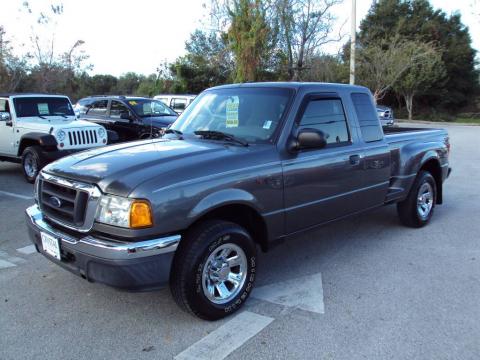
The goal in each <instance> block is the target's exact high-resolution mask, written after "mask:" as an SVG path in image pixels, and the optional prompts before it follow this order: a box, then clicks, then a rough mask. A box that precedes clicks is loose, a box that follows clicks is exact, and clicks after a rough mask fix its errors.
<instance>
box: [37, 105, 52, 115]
mask: <svg viewBox="0 0 480 360" xmlns="http://www.w3.org/2000/svg"><path fill="white" fill-rule="evenodd" d="M37 108H38V114H39V115H48V114H50V110H48V104H47V103H38V104H37Z"/></svg>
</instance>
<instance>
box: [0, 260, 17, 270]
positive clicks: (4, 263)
mask: <svg viewBox="0 0 480 360" xmlns="http://www.w3.org/2000/svg"><path fill="white" fill-rule="evenodd" d="M14 266H17V265H15V264H14V263H11V262H10V261H6V260H2V259H0V269H6V268H10V267H14Z"/></svg>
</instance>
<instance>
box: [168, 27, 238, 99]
mask: <svg viewBox="0 0 480 360" xmlns="http://www.w3.org/2000/svg"><path fill="white" fill-rule="evenodd" d="M185 49H186V50H187V54H186V55H185V56H182V57H180V58H178V59H177V60H176V61H175V63H174V64H173V66H172V74H173V75H174V76H175V78H176V82H177V83H176V84H175V86H176V87H177V88H180V89H184V91H186V92H189V93H195V94H196V93H199V92H201V91H203V90H205V89H206V88H208V87H211V86H215V85H219V84H225V83H226V82H227V81H228V80H229V79H230V78H231V77H232V74H233V72H234V62H233V58H232V52H231V49H230V47H229V44H228V35H227V34H226V33H223V32H215V31H208V32H207V31H201V30H196V31H194V32H193V33H192V34H191V35H190V39H189V40H188V41H187V42H186V44H185Z"/></svg>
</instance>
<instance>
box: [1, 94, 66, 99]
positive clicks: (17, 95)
mask: <svg viewBox="0 0 480 360" xmlns="http://www.w3.org/2000/svg"><path fill="white" fill-rule="evenodd" d="M34 96H41V97H68V96H67V95H63V94H44V93H4V94H0V97H3V98H10V97H34Z"/></svg>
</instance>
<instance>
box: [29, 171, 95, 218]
mask: <svg viewBox="0 0 480 360" xmlns="http://www.w3.org/2000/svg"><path fill="white" fill-rule="evenodd" d="M39 181H40V182H39V204H40V208H41V209H42V212H43V213H44V214H45V215H46V216H47V217H48V218H51V219H52V220H56V221H59V222H61V223H63V224H67V225H71V226H74V227H81V226H82V225H83V223H84V221H85V213H86V209H87V203H88V198H89V194H88V192H86V191H82V190H79V189H75V188H70V187H66V186H63V185H60V184H57V183H54V182H50V181H47V180H45V179H40V180H39Z"/></svg>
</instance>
